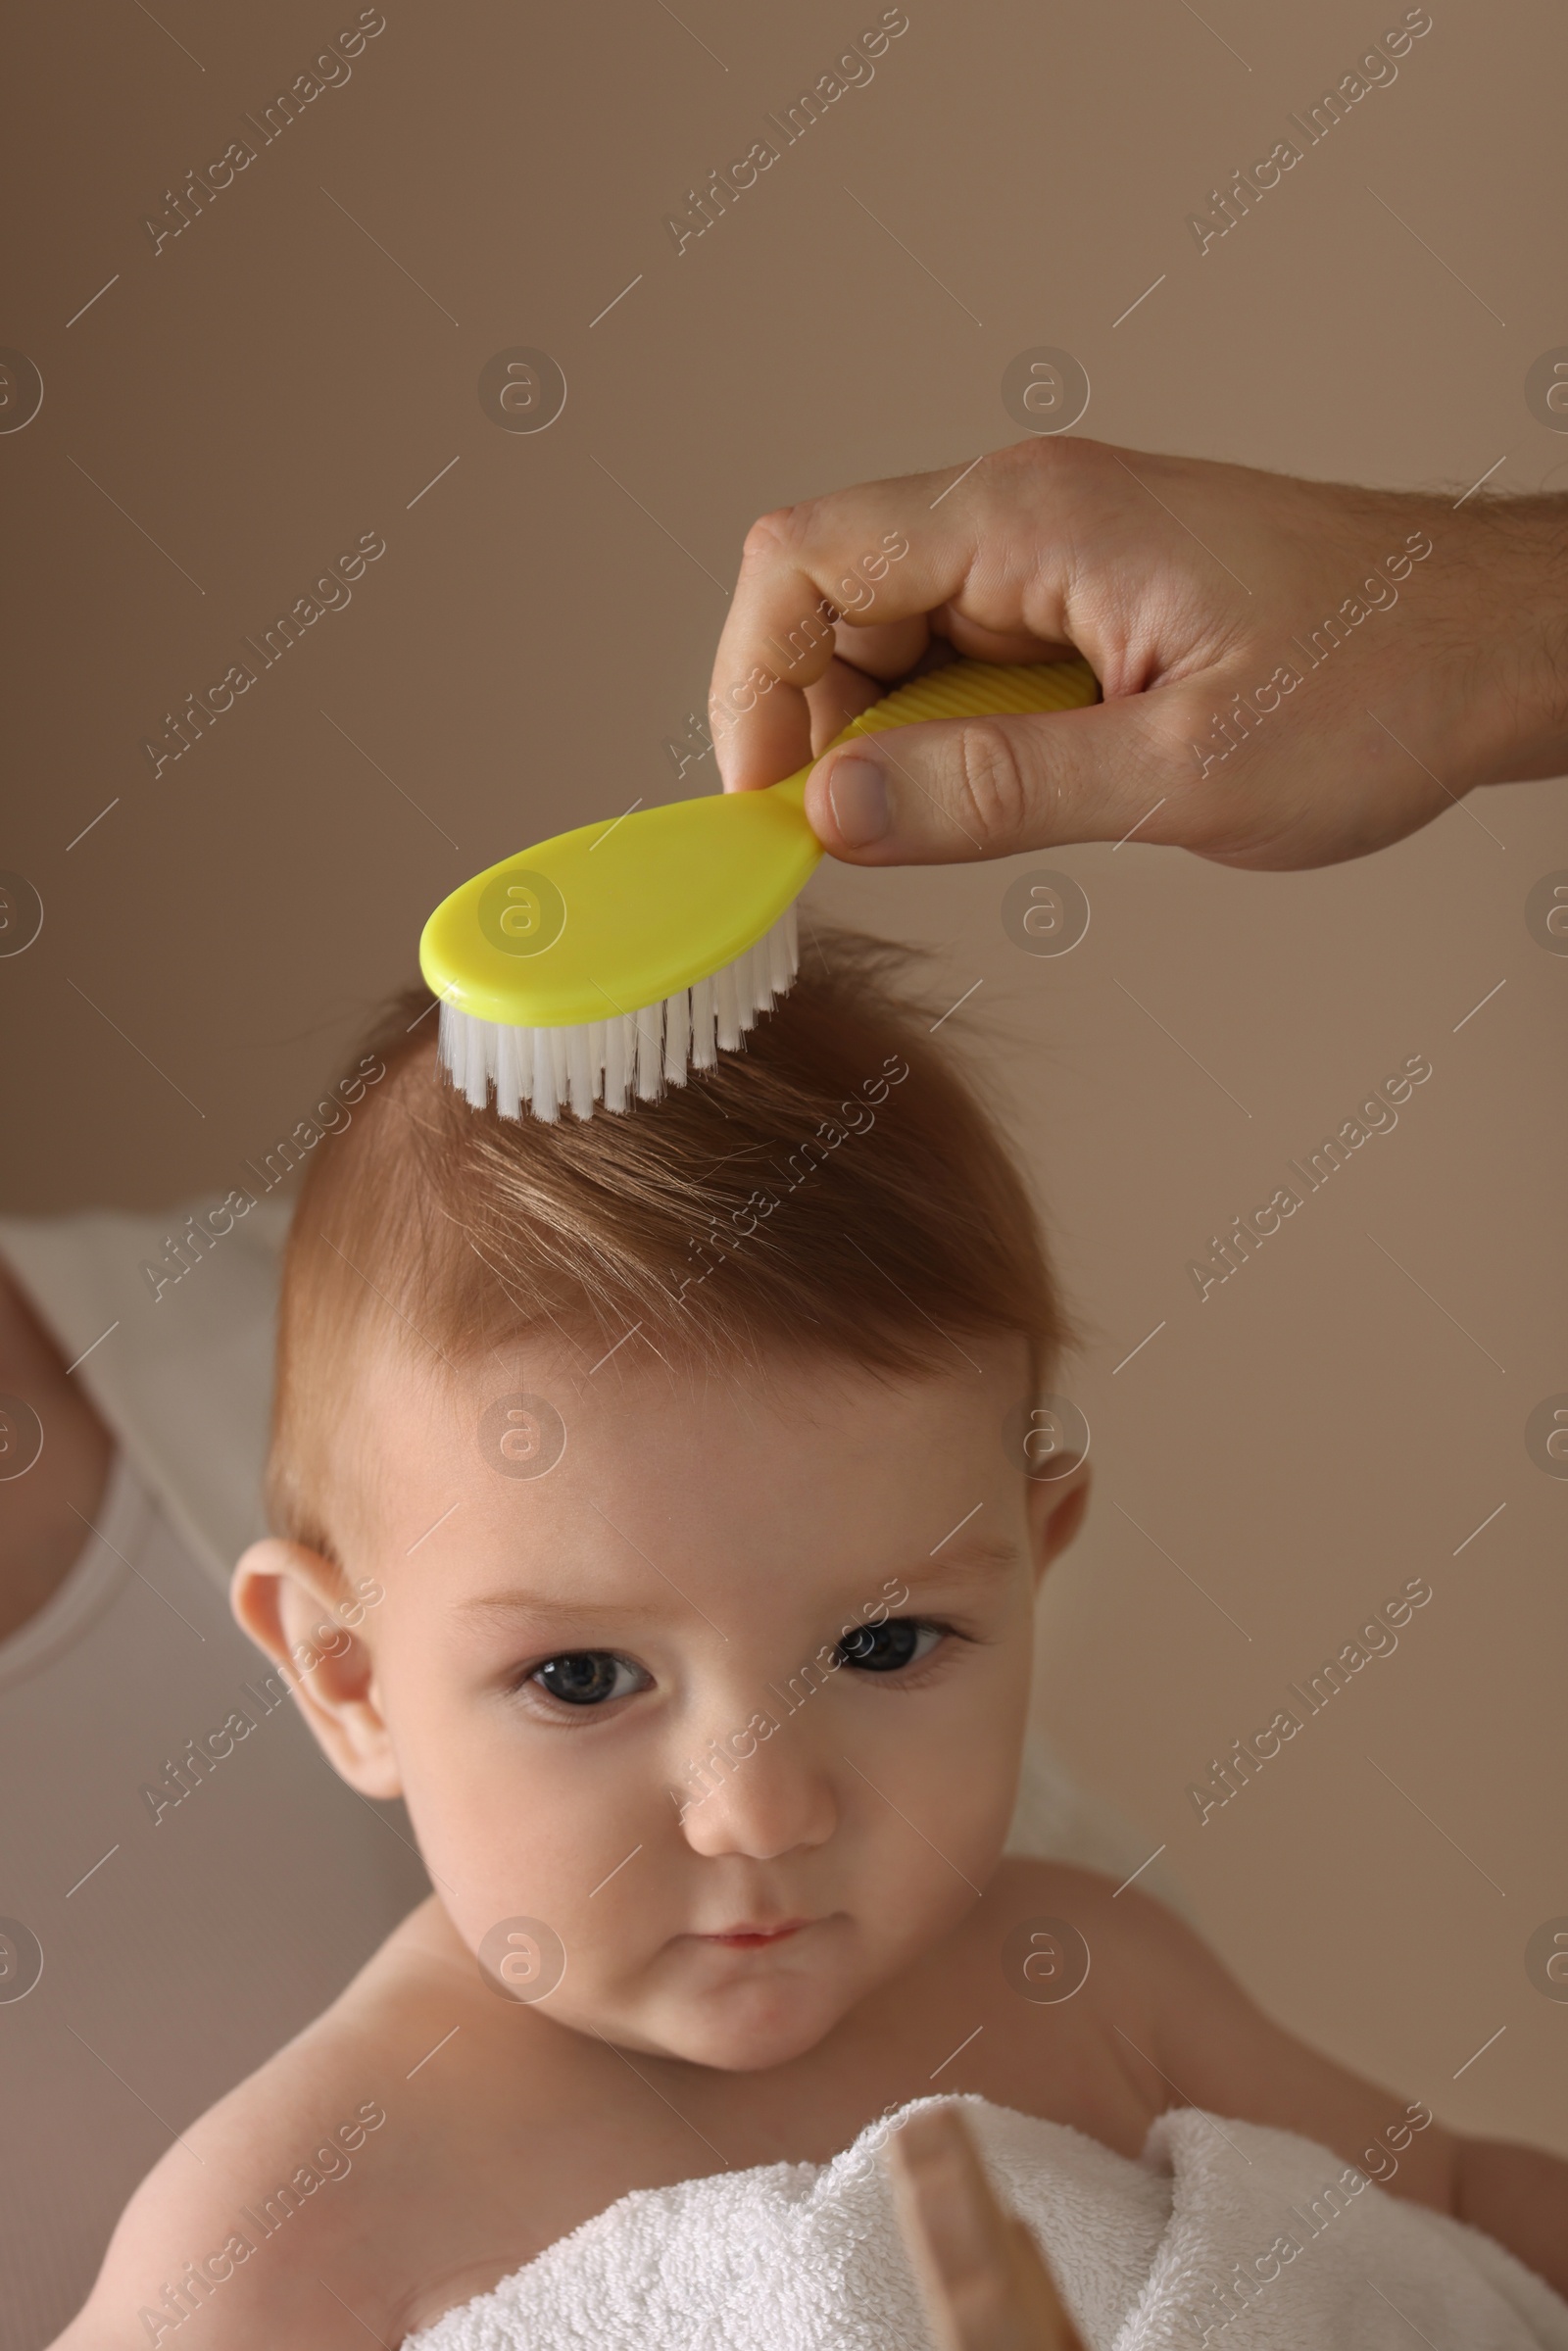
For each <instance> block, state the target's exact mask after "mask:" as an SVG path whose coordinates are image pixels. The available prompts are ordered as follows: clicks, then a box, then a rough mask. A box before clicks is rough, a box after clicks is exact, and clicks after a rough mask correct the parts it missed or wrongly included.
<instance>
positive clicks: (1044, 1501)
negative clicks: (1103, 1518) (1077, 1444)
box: [1026, 1461, 1091, 1582]
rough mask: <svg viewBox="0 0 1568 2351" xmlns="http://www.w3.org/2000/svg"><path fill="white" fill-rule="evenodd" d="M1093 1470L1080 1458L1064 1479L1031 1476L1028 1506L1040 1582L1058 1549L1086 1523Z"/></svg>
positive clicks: (1031, 1537) (1036, 1569) (1031, 1541)
mask: <svg viewBox="0 0 1568 2351" xmlns="http://www.w3.org/2000/svg"><path fill="white" fill-rule="evenodd" d="M1090 1476H1091V1471H1090V1467H1089V1464H1088V1462H1087V1461H1080V1462H1079V1464H1078V1466H1077V1468H1076V1469H1070V1470H1069V1471H1068V1472H1067V1475H1066V1476H1065V1477H1064V1478H1030V1479H1029V1480H1028V1481H1027V1485H1028V1496H1027V1502H1026V1507H1027V1509H1028V1513H1029V1535H1030V1547H1031V1548H1032V1550H1033V1553H1034V1563H1035V1578H1036V1581H1037V1582H1038V1580H1039V1579H1040V1577H1042V1576H1043V1575H1044V1574H1045V1572H1046V1570H1047V1568H1048V1567H1049V1566H1050V1565H1051V1563H1052V1561H1053V1559H1054V1558H1055V1556H1056V1554H1057V1552H1058V1551H1064V1550H1065V1549H1066V1547H1067V1545H1068V1543H1071V1541H1072V1539H1073V1537H1074V1536H1075V1535H1076V1534H1077V1532H1078V1530H1079V1528H1080V1527H1081V1526H1082V1525H1083V1523H1084V1513H1085V1511H1086V1510H1087V1509H1088V1507H1089V1481H1090Z"/></svg>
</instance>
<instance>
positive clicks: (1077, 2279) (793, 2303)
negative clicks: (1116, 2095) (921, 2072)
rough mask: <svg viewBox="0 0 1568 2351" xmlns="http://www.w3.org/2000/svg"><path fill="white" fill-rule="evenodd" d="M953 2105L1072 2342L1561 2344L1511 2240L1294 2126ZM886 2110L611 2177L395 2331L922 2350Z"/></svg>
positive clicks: (750, 2350) (1567, 2327) (1144, 2346)
mask: <svg viewBox="0 0 1568 2351" xmlns="http://www.w3.org/2000/svg"><path fill="white" fill-rule="evenodd" d="M956 2102H957V2103H958V2104H960V2105H961V2106H962V2107H963V2108H964V2110H965V2112H966V2114H967V2115H968V2117H969V2120H970V2122H971V2123H972V2125H973V2127H974V2130H975V2134H976V2136H977V2138H978V2139H979V2142H980V2145H981V2148H982V2150H983V2152H984V2154H985V2157H986V2161H987V2164H988V2167H989V2169H990V2171H991V2174H992V2177H993V2179H994V2180H995V2181H996V2182H997V2185H998V2187H999V2189H1000V2190H1001V2193H1002V2195H1003V2198H1004V2201H1005V2202H1006V2203H1008V2204H1010V2205H1011V2207H1012V2209H1013V2210H1014V2211H1016V2212H1017V2213H1018V2214H1019V2215H1020V2217H1021V2218H1022V2219H1023V2220H1024V2221H1025V2222H1026V2223H1027V2224H1028V2226H1029V2228H1030V2229H1032V2231H1033V2233H1034V2236H1035V2239H1036V2241H1037V2242H1038V2243H1039V2244H1040V2246H1041V2247H1042V2249H1043V2250H1044V2251H1045V2253H1046V2255H1047V2257H1048V2259H1049V2260H1050V2262H1051V2265H1052V2268H1053V2271H1054V2275H1055V2278H1056V2281H1057V2283H1058V2285H1059V2286H1060V2289H1061V2293H1062V2298H1063V2300H1064V2301H1065V2302H1066V2304H1067V2306H1068V2309H1069V2310H1070V2311H1071V2313H1072V2315H1073V2318H1074V2320H1075V2322H1076V2324H1077V2326H1078V2328H1079V2331H1080V2332H1081V2333H1082V2335H1083V2337H1084V2339H1085V2341H1086V2343H1087V2344H1088V2345H1089V2346H1090V2351H1186V2347H1187V2346H1189V2345H1192V2346H1196V2345H1199V2344H1201V2343H1205V2342H1206V2343H1207V2344H1209V2345H1211V2346H1212V2345H1215V2344H1222V2345H1223V2346H1224V2347H1225V2351H1350V2346H1352V2345H1353V2346H1354V2351H1411V2346H1412V2344H1417V2343H1419V2342H1421V2341H1423V2340H1424V2341H1425V2342H1426V2343H1427V2344H1428V2346H1429V2351H1568V2303H1565V2302H1563V2301H1562V2300H1561V2299H1560V2298H1559V2297H1558V2296H1557V2295H1556V2294H1554V2293H1553V2292H1552V2290H1551V2288H1550V2287H1549V2286H1547V2285H1545V2284H1544V2283H1543V2282H1542V2281H1541V2279H1540V2278H1536V2277H1534V2276H1533V2275H1532V2274H1531V2273H1530V2272H1529V2271H1527V2270H1526V2269H1524V2268H1523V2267H1522V2265H1521V2264H1520V2263H1519V2262H1517V2261H1515V2260H1514V2258H1513V2256H1512V2255H1511V2254H1509V2253H1506V2252H1504V2251H1503V2249H1502V2247H1501V2246H1499V2245H1496V2244H1495V2243H1494V2242H1493V2241H1492V2239H1491V2238H1490V2237H1485V2236H1482V2235H1480V2234H1479V2233H1478V2232H1477V2231H1476V2230H1474V2229H1466V2228H1463V2227H1462V2226H1461V2225H1460V2224H1459V2223H1458V2222H1457V2221H1450V2220H1446V2219H1445V2218H1444V2216H1443V2215H1441V2214H1439V2213H1434V2212H1429V2211H1427V2210H1425V2209H1423V2208H1422V2207H1420V2206H1418V2205H1413V2204H1408V2203H1406V2202H1404V2201H1403V2200H1402V2199H1400V2198H1398V2197H1395V2196H1392V2195H1389V2194H1386V2193H1385V2192H1384V2191H1383V2190H1382V2189H1380V2188H1378V2187H1376V2186H1374V2185H1372V2184H1371V2182H1370V2181H1367V2180H1365V2179H1364V2175H1361V2174H1358V2173H1354V2172H1349V2173H1348V2171H1347V2167H1346V2166H1345V2164H1344V2163H1343V2162H1342V2161H1341V2159H1340V2158H1339V2157H1338V2156H1337V2155H1332V2154H1330V2152H1329V2151H1328V2149H1327V2148H1325V2147H1319V2146H1314V2145H1313V2144H1312V2142H1311V2141H1310V2140H1308V2139H1303V2138H1298V2137H1296V2136H1295V2135H1294V2134H1293V2133H1291V2132H1288V2131H1266V2130H1262V2129H1260V2128H1259V2127H1258V2126H1256V2125H1255V2124H1250V2123H1232V2122H1227V2123H1224V2124H1223V2125H1221V2124H1219V2123H1216V2122H1215V2121H1214V2120H1212V2118H1210V2117H1209V2116H1207V2115H1204V2114H1201V2113H1199V2112H1197V2111H1196V2110H1194V2109H1192V2108H1186V2109H1184V2110H1182V2111H1180V2112H1178V2113H1174V2114H1169V2115H1164V2116H1162V2117H1161V2118H1160V2120H1159V2121H1158V2122H1157V2123H1155V2125H1154V2126H1153V2129H1152V2131H1151V2132H1150V2134H1149V2140H1148V2144H1147V2145H1146V2147H1145V2149H1144V2152H1143V2155H1142V2157H1141V2158H1140V2160H1139V2161H1138V2162H1137V2163H1130V2162H1129V2161H1128V2160H1127V2159H1126V2157H1124V2156H1121V2155H1115V2154H1112V2153H1111V2152H1110V2150H1109V2149H1108V2148H1105V2147H1102V2146H1100V2145H1099V2144H1098V2143H1097V2142H1096V2141H1095V2140H1094V2139H1090V2138H1085V2137H1084V2136H1083V2135H1082V2133H1081V2132H1079V2131H1070V2130H1067V2129H1065V2128H1064V2127H1063V2126H1062V2125H1060V2124H1057V2123H1042V2122H1037V2121H1036V2120H1034V2119H1033V2118H1032V2117H1030V2116H1028V2115H1021V2114H1014V2113H1012V2112H1011V2111H1010V2110H1008V2109H1007V2108H1005V2107H1000V2106H993V2105H991V2104H989V2103H988V2102H987V2101H986V2100H985V2099H983V2098H963V2099H960V2100H958V2101H956ZM939 2103H942V2101H939V2100H935V2099H919V2100H917V2101H915V2106H916V2107H920V2106H928V2105H935V2104H939ZM902 2111H903V2112H904V2113H909V2112H912V2111H914V2108H913V2107H907V2108H905V2109H903V2110H902ZM899 2119H900V2118H899V2117H898V2116H895V2117H893V2118H892V2121H893V2122H895V2123H896V2122H897V2121H898V2120H899ZM889 2127H890V2126H889V2125H888V2124H878V2125H873V2127H872V2129H871V2130H870V2131H866V2132H864V2133H862V2135H861V2136H860V2137H859V2138H858V2139H857V2140H856V2142H855V2144H854V2146H853V2147H851V2148H849V2149H848V2150H847V2151H846V2152H845V2153H844V2154H843V2155H840V2156H838V2157H836V2158H835V2160H834V2161H833V2162H832V2163H831V2164H824V2165H816V2164H809V2163H805V2164H769V2165H767V2166H765V2167H763V2168H761V2169H759V2170H756V2171H748V2172H737V2173H732V2174H723V2175H720V2176H719V2177H718V2178H716V2179H710V2180H687V2181H685V2182H683V2183H682V2184H681V2185H680V2186H678V2187H666V2188H649V2189H642V2190H639V2191H638V2192H637V2193H636V2194H634V2195H630V2196H623V2197H621V2199H620V2200H619V2202H618V2203H615V2204H613V2205H611V2207H610V2209H609V2210H608V2212H603V2213H600V2214H599V2215H598V2217H597V2218H596V2219H594V2220H592V2221H589V2222H588V2223H587V2224H586V2225H585V2226H584V2227H583V2228H581V2229H576V2230H575V2231H574V2232H573V2233H572V2234H571V2235H570V2236H567V2237H564V2238H563V2239H562V2240H561V2242H560V2243H559V2244H556V2245H552V2246H551V2247H550V2249H549V2250H548V2252H545V2253H542V2254H541V2255H540V2256H539V2258H538V2259H537V2260H536V2261H532V2262H529V2263H528V2264H527V2266H526V2267H525V2268H524V2269H521V2270H519V2271H517V2272H516V2274H515V2276H514V2277H512V2278H507V2279H506V2280H504V2281H503V2283H502V2284H501V2285H499V2286H498V2287H497V2288H496V2289H495V2291H494V2292H493V2293H489V2294H481V2295H479V2296H478V2297H477V2298H476V2299H475V2300H474V2301H472V2302H468V2303H466V2304H464V2305H463V2307H462V2308H461V2309H458V2310H454V2311H449V2312H448V2313H447V2315H446V2317H445V2318H442V2319H439V2320H437V2322H436V2324H435V2325H434V2326H433V2327H425V2328H423V2329H422V2330H421V2331H420V2332H419V2333H418V2334H416V2335H410V2336H408V2337H407V2338H406V2339H405V2344H404V2351H572V2347H573V2346H582V2351H588V2347H589V2346H592V2351H757V2346H758V2345H760V2344H765V2345H766V2346H767V2351H929V2346H930V2344H931V2340H932V2338H931V2336H930V2333H929V2332H928V2330H927V2327H926V2324H925V2320H924V2316H923V2313H922V2310H921V2306H920V2301H919V2296H918V2293H917V2291H916V2287H915V2283H914V2279H913V2277H912V2275H911V2272H910V2269H909V2265H908V2261H907V2256H906V2254H905V2250H904V2246H903V2243H902V2240H901V2239H900V2236H899V2232H898V2228H897V2224H896V2222H895V2219H894V2215H893V2207H892V2200H891V2197H890V2194H889V2190H888V2184H887V2180H886V2177H885V2174H884V2172H883V2168H882V2164H881V2161H880V2158H879V2155H878V2151H877V2150H878V2145H879V2142H880V2140H881V2138H882V2136H883V2134H884V2133H885V2131H886V2130H887V2129H888V2128H889ZM1349 2180H1361V2181H1362V2184H1361V2186H1360V2187H1359V2189H1353V2188H1351V2187H1350V2185H1349V2184H1348V2182H1349ZM1287 2243H1289V2244H1290V2245H1293V2246H1294V2247H1295V2248H1296V2250H1295V2251H1294V2252H1289V2253H1288V2252H1287V2251H1286V2244H1287ZM1244 2275H1245V2277H1246V2278H1247V2279H1248V2280H1249V2281H1250V2283H1249V2284H1248V2285H1246V2286H1241V2285H1239V2284H1238V2282H1237V2280H1238V2278H1241V2277H1242V2276H1244Z"/></svg>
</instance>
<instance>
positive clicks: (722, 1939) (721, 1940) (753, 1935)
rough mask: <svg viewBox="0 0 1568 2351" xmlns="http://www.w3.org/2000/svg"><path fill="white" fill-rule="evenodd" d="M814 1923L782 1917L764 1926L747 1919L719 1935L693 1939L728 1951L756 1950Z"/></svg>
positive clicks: (727, 1928)
mask: <svg viewBox="0 0 1568 2351" xmlns="http://www.w3.org/2000/svg"><path fill="white" fill-rule="evenodd" d="M814 1923H815V1922H814V1921H813V1920H811V1919H780V1920H778V1921H777V1922H776V1923H775V1924H774V1925H772V1926H770V1927H764V1926H760V1925H756V1924H754V1923H753V1922H752V1921H750V1920H747V1921H745V1922H744V1923H743V1924H742V1925H740V1926H738V1927H725V1928H723V1929H722V1930H721V1931H720V1932H719V1933H718V1934H717V1935H694V1936H693V1938H692V1939H693V1941H694V1942H704V1943H718V1944H720V1945H721V1946H722V1947H723V1948H724V1949H725V1950H726V1951H756V1950H761V1949H764V1948H765V1947H766V1945H767V1944H769V1943H777V1942H784V1941H785V1940H787V1938H788V1937H789V1936H790V1935H799V1934H800V1932H801V1930H802V1928H803V1927H809V1926H812V1925H814Z"/></svg>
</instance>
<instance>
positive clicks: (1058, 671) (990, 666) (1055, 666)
mask: <svg viewBox="0 0 1568 2351" xmlns="http://www.w3.org/2000/svg"><path fill="white" fill-rule="evenodd" d="M1099 694H1100V685H1099V681H1098V679H1097V678H1096V676H1095V673H1094V671H1093V670H1092V669H1091V668H1090V666H1089V663H1088V662H1087V661H1019V662H999V661H951V662H950V663H949V664H948V666H947V667H946V668H945V669H933V670H932V671H931V672H930V674H929V675H928V676H926V677H917V678H915V679H913V680H912V681H911V683H910V684H908V685H907V686H899V687H897V688H896V689H895V690H894V692H893V693H891V694H885V695H884V696H883V698H882V700H881V701H880V702H874V703H872V705H871V707H870V709H869V710H862V711H861V712H860V714H859V716H858V718H852V719H851V720H850V723H849V725H848V726H846V727H844V728H843V729H842V730H841V731H840V732H839V733H838V734H836V735H835V736H834V738H833V740H832V742H831V743H830V744H829V745H828V747H827V748H828V750H829V751H837V749H838V747H839V745H840V744H841V743H852V742H854V741H855V740H856V738H857V737H858V736H860V735H880V734H883V733H885V731H886V730H887V729H888V728H889V727H892V726H923V725H925V724H926V723H927V722H928V721H929V720H931V719H933V718H1001V717H1021V716H1024V715H1026V714H1028V713H1029V712H1031V711H1037V710H1081V709H1082V708H1083V706H1084V705H1085V704H1086V703H1091V702H1094V701H1096V700H1098V698H1099ZM822 756H823V757H824V758H825V757H826V753H824V754H823V755H822ZM815 765H816V761H815V760H814V759H811V760H809V761H808V763H807V765H806V766H804V767H801V768H798V769H797V770H796V772H795V774H794V775H789V776H786V777H785V778H784V781H783V782H782V783H779V784H775V785H774V786H773V790H774V791H775V792H777V793H779V794H781V795H782V796H784V797H786V798H788V799H791V800H794V801H796V802H797V803H798V804H799V803H801V802H803V801H804V799H805V795H806V779H807V777H808V776H809V774H810V772H811V769H812V768H813V767H814V766H815Z"/></svg>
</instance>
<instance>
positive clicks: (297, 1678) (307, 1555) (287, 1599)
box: [228, 1536, 403, 1802]
mask: <svg viewBox="0 0 1568 2351" xmlns="http://www.w3.org/2000/svg"><path fill="white" fill-rule="evenodd" d="M228 1598H229V1606H230V1607H231V1608H232V1609H233V1611H234V1615H235V1617H236V1619H237V1620H238V1622H239V1624H240V1625H241V1626H242V1627H243V1629H244V1631H245V1632H247V1633H248V1634H249V1635H250V1637H251V1639H252V1641H255V1642H256V1644H257V1646H258V1648H262V1649H265V1650H266V1651H267V1654H268V1655H269V1657H270V1658H271V1659H272V1661H273V1663H274V1664H275V1665H277V1666H278V1668H279V1669H280V1671H281V1673H282V1676H283V1679H284V1681H285V1682H286V1683H287V1684H288V1686H289V1688H290V1690H292V1691H293V1692H294V1696H295V1699H296V1701H297V1703H298V1705H299V1708H300V1712H301V1713H302V1714H303V1715H304V1717H305V1719H306V1721H307V1722H308V1723H309V1724H310V1726H311V1729H312V1731H313V1732H314V1733H315V1734H316V1737H317V1739H318V1740H319V1744H320V1746H321V1748H322V1750H323V1752H324V1753H325V1755H326V1758H327V1761H328V1762H329V1763H330V1764H331V1766H332V1768H333V1770H334V1771H335V1772H337V1774H338V1775H339V1777H340V1778H342V1779H344V1780H346V1781H347V1782H348V1784H349V1786H350V1787H351V1788H358V1789H359V1791H360V1793H361V1795H364V1796H375V1797H378V1798H379V1799H381V1800H382V1801H383V1802H384V1801H385V1800H387V1799H388V1798H390V1797H392V1796H397V1795H401V1794H402V1792H403V1788H402V1783H401V1781H400V1779H399V1777H398V1769H397V1758H396V1755H395V1753H394V1750H393V1746H392V1739H391V1735H390V1733H389V1732H388V1729H387V1726H386V1721H385V1718H384V1717H383V1715H382V1713H381V1704H380V1694H379V1691H378V1690H377V1688H376V1682H375V1661H374V1657H373V1655H372V1653H371V1649H370V1644H369V1642H368V1640H367V1639H366V1637H365V1634H364V1632H363V1631H361V1632H360V1633H358V1634H355V1633H352V1632H350V1630H349V1624H350V1622H353V1623H354V1624H356V1625H359V1624H361V1623H362V1621H363V1619H364V1615H365V1607H364V1603H363V1601H362V1600H358V1599H356V1597H355V1595H354V1592H353V1591H352V1590H350V1589H349V1588H348V1587H346V1586H345V1584H344V1580H343V1576H342V1573H341V1571H340V1570H339V1569H338V1568H337V1567H335V1566H334V1565H333V1563H332V1561H331V1560H330V1559H326V1558H323V1557H322V1555H321V1553H320V1552H319V1551H313V1550H308V1549H307V1548H306V1546H305V1544H304V1543H283V1542H281V1541H279V1540H278V1539H277V1538H276V1537H275V1536H269V1537H268V1538H267V1539H266V1541H265V1542H262V1543H252V1544H251V1547H250V1549H249V1550H248V1551H247V1552H246V1553H245V1555H244V1557H243V1558H242V1559H241V1561H240V1563H239V1565H238V1566H237V1567H236V1568H235V1570H234V1575H233V1581H232V1582H231V1584H230V1586H229V1594H228Z"/></svg>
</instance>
